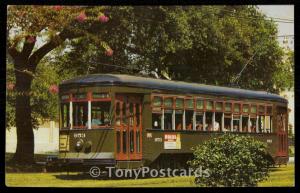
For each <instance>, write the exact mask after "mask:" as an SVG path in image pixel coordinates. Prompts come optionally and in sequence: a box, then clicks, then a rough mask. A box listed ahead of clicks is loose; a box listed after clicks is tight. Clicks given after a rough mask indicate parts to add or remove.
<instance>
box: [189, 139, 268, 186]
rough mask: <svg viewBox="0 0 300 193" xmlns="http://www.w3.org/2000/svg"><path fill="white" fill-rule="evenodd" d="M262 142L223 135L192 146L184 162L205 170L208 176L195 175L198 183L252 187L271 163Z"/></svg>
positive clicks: (265, 176) (264, 174)
mask: <svg viewBox="0 0 300 193" xmlns="http://www.w3.org/2000/svg"><path fill="white" fill-rule="evenodd" d="M271 163H272V162H271V160H270V157H269V155H268V154H267V152H266V144H265V143H262V142H260V141H257V140H255V139H254V138H252V137H249V136H238V135H233V134H225V135H222V136H220V137H215V138H212V139H210V140H208V141H206V142H204V143H203V144H201V145H199V146H197V147H196V148H195V149H194V159H193V160H191V161H189V162H188V164H190V166H191V167H192V168H194V169H197V168H199V167H202V168H203V169H208V170H209V176H208V177H207V176H204V175H203V176H198V177H197V176H196V178H195V183H196V184H197V185H200V186H209V187H211V186H212V187H216V186H226V187H228V186H230V187H232V186H256V185H257V183H258V182H261V181H263V180H265V179H266V178H267V177H268V175H269V166H270V164H271Z"/></svg>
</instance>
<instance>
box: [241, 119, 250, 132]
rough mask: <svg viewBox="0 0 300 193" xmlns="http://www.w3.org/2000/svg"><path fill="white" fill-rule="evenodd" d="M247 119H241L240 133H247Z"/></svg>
mask: <svg viewBox="0 0 300 193" xmlns="http://www.w3.org/2000/svg"><path fill="white" fill-rule="evenodd" d="M248 119H249V118H248V117H246V116H243V117H242V132H248Z"/></svg>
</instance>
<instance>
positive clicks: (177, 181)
mask: <svg viewBox="0 0 300 193" xmlns="http://www.w3.org/2000/svg"><path fill="white" fill-rule="evenodd" d="M294 174H295V172H294V164H288V165H287V166H281V167H278V168H273V169H272V171H271V173H270V177H269V178H268V180H266V181H264V182H261V183H259V186H290V187H291V186H294V183H295V182H294V176H295V175H294ZM193 181H194V178H193V177H172V178H152V179H149V178H148V179H138V180H135V179H126V180H123V179H122V180H111V179H102V180H101V179H91V177H89V176H87V175H82V174H78V173H69V174H67V173H66V172H61V173H6V185H7V186H13V187H18V186H21V187H24V186H27V187H194V186H195V184H194V182H193Z"/></svg>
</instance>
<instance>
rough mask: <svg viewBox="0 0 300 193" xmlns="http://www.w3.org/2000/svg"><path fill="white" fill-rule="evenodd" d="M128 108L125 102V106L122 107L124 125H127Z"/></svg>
mask: <svg viewBox="0 0 300 193" xmlns="http://www.w3.org/2000/svg"><path fill="white" fill-rule="evenodd" d="M126 112H127V108H126V103H125V102H123V105H122V123H123V124H125V125H126V124H127V113H126Z"/></svg>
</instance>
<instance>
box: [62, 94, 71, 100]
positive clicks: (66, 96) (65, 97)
mask: <svg viewBox="0 0 300 193" xmlns="http://www.w3.org/2000/svg"><path fill="white" fill-rule="evenodd" d="M69 99H70V95H68V94H65V95H62V96H61V100H69Z"/></svg>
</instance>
